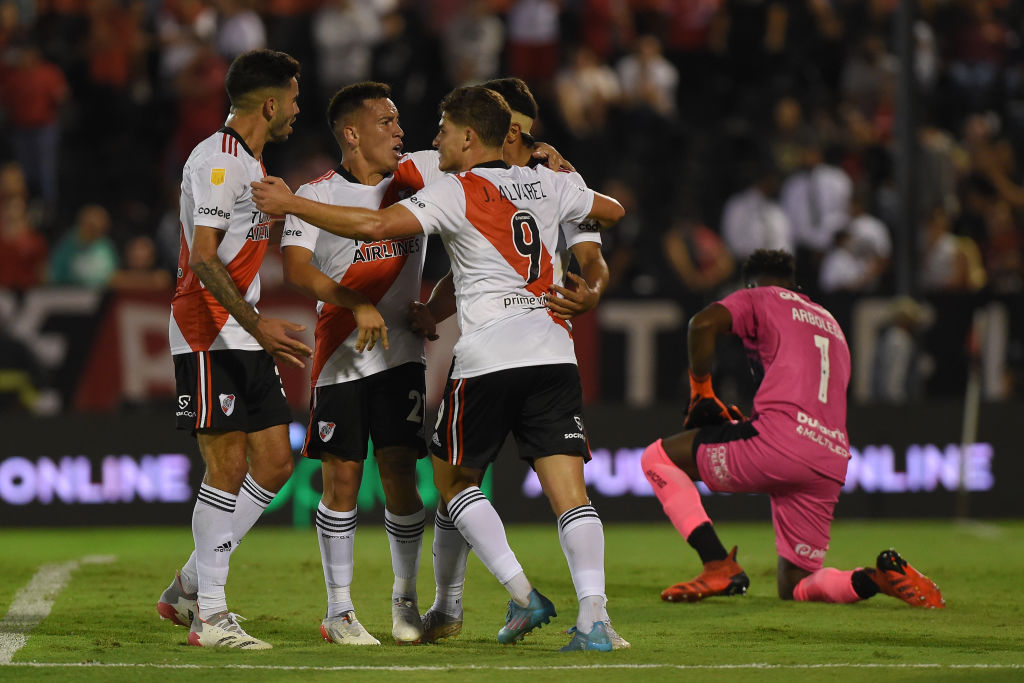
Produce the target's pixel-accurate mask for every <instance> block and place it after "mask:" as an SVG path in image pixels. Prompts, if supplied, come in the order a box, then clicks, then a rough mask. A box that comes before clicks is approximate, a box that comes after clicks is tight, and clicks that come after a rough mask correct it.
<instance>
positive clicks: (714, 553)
mask: <svg viewBox="0 0 1024 683" xmlns="http://www.w3.org/2000/svg"><path fill="white" fill-rule="evenodd" d="M686 542H687V543H689V544H690V545H691V546H692V547H693V549H694V550H696V551H697V554H698V555H700V561H701V562H703V563H704V564H707V563H708V562H712V561H714V560H724V559H725V558H726V557H728V556H729V553H727V552H725V546H723V545H722V542H721V541H719V540H718V534H716V533H715V527H713V526H711V522H704V523H703V524H701V525H700V526H699V527H697V528H696V529H694V530H693V531H691V532H690V536H689V538H687V539H686Z"/></svg>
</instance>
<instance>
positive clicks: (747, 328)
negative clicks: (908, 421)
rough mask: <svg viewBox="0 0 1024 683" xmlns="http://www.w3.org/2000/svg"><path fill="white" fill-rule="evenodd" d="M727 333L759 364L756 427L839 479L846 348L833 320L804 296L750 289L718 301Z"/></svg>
mask: <svg viewBox="0 0 1024 683" xmlns="http://www.w3.org/2000/svg"><path fill="white" fill-rule="evenodd" d="M718 303H720V304H721V305H722V306H725V307H726V308H727V309H729V313H730V314H731V315H732V332H733V334H736V335H737V336H739V338H740V339H742V340H743V345H744V346H745V347H746V349H747V351H748V353H750V354H751V355H752V356H753V357H754V358H756V359H757V360H758V361H760V363H761V365H762V366H763V367H764V379H763V380H762V382H761V386H760V388H758V390H757V394H756V395H755V396H754V414H753V420H754V422H755V426H756V427H757V429H758V433H759V434H761V435H763V436H764V438H765V439H767V440H768V441H770V442H773V443H774V445H775V446H776V447H777V448H779V450H781V451H782V452H785V453H787V454H788V455H790V456H791V457H794V458H796V459H799V460H802V461H804V462H806V463H808V464H809V465H810V466H811V467H812V468H813V469H815V470H816V471H819V472H821V473H822V474H827V475H838V477H839V478H840V480H841V479H842V478H844V477H845V473H846V460H847V459H848V458H849V457H850V455H849V440H848V438H847V435H846V388H847V385H848V384H849V383H850V349H849V347H848V346H847V345H846V337H845V336H843V331H842V329H840V327H839V323H837V322H836V319H835V318H833V317H832V314H831V313H829V312H828V311H827V310H825V309H824V308H823V307H822V306H819V305H818V304H816V303H814V302H813V301H811V300H810V299H808V298H807V297H806V296H804V295H803V294H798V293H796V292H793V291H790V290H788V289H784V288H782V287H755V288H753V289H743V290H740V291H738V292H734V293H732V294H730V295H729V296H727V297H725V298H724V299H722V300H721V301H719V302H718Z"/></svg>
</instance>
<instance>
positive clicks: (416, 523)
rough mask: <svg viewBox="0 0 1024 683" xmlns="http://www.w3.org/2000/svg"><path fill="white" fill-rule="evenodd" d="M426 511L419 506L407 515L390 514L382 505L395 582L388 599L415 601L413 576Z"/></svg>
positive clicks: (416, 566) (417, 568)
mask: <svg viewBox="0 0 1024 683" xmlns="http://www.w3.org/2000/svg"><path fill="white" fill-rule="evenodd" d="M424 520H426V512H425V511H424V509H423V508H420V509H419V510H417V511H416V512H414V513H412V514H411V515H394V514H391V511H390V510H388V509H387V508H384V528H385V529H386V530H387V532H388V546H389V547H390V548H391V569H392V571H394V573H395V583H394V584H393V585H392V587H391V599H392V600H395V599H397V598H406V599H409V600H413V601H415V600H416V576H417V574H419V571H420V549H421V548H422V547H423V526H424Z"/></svg>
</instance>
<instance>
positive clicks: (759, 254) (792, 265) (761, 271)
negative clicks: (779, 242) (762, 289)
mask: <svg viewBox="0 0 1024 683" xmlns="http://www.w3.org/2000/svg"><path fill="white" fill-rule="evenodd" d="M762 275H767V276H768V277H776V278H779V279H781V280H786V281H788V282H790V283H794V284H795V283H796V261H795V260H794V259H793V255H792V254H790V253H789V252H788V251H784V250H782V249H758V250H757V251H755V252H754V253H753V254H751V255H750V256H749V257H748V258H747V260H746V262H745V263H744V264H743V281H744V282H746V283H751V282H753V281H754V280H756V279H757V278H759V277H760V276H762Z"/></svg>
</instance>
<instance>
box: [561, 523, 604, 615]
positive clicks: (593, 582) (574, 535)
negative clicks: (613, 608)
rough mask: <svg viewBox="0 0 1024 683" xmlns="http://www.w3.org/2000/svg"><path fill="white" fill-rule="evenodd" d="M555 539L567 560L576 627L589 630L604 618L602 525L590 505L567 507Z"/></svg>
mask: <svg viewBox="0 0 1024 683" xmlns="http://www.w3.org/2000/svg"><path fill="white" fill-rule="evenodd" d="M558 540H559V542H560V543H561V544H562V552H563V553H565V559H566V561H568V563H569V573H570V574H571V575H572V584H573V586H575V587H576V599H577V600H579V603H580V611H579V614H578V616H577V617H576V628H577V629H579V630H580V631H582V632H583V633H590V630H591V628H593V626H594V622H595V621H604V617H605V616H606V615H607V613H606V612H605V611H604V604H605V602H606V601H607V598H606V596H605V593H604V590H605V585H604V526H603V525H602V524H601V518H600V517H598V515H597V510H595V509H594V506H593V505H580V506H578V507H574V508H572V509H571V510H566V511H565V512H564V513H562V516H561V517H559V518H558Z"/></svg>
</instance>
